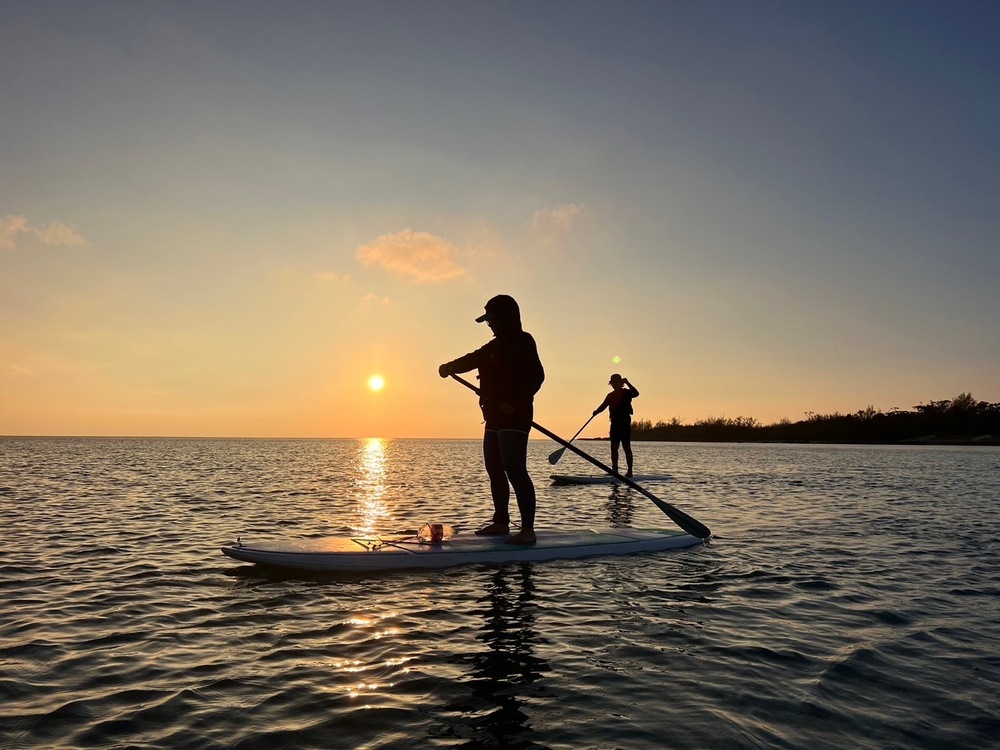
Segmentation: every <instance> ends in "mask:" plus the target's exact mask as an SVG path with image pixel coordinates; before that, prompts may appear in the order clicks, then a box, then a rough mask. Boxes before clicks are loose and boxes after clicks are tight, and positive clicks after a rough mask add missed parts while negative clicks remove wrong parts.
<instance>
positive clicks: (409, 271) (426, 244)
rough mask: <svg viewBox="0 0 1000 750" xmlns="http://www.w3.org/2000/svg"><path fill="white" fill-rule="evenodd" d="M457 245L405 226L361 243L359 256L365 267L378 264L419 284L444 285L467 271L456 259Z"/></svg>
mask: <svg viewBox="0 0 1000 750" xmlns="http://www.w3.org/2000/svg"><path fill="white" fill-rule="evenodd" d="M456 254H457V252H456V249H455V246H454V245H452V244H451V243H450V242H448V241H447V240H445V239H443V238H441V237H436V236H435V235H433V234H430V233H428V232H414V231H413V230H412V229H404V230H402V231H400V232H395V233H393V234H383V235H382V236H381V237H379V238H378V239H376V240H375V241H374V242H373V243H371V244H370V245H362V246H361V247H359V248H358V250H357V257H358V260H360V261H361V262H362V263H363V264H365V265H366V266H371V265H379V266H381V267H382V268H384V269H385V270H386V271H388V272H389V273H390V274H393V275H394V276H401V277H403V278H406V279H409V280H410V281H413V282H416V283H420V284H441V283H443V282H445V281H451V280H452V279H457V278H458V277H460V276H463V275H464V274H465V269H464V268H462V267H461V266H460V265H458V263H457V262H456V261H455V255H456Z"/></svg>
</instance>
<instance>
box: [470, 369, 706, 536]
mask: <svg viewBox="0 0 1000 750" xmlns="http://www.w3.org/2000/svg"><path fill="white" fill-rule="evenodd" d="M451 377H453V378H454V379H455V380H457V381H458V382H459V383H461V384H462V385H464V386H465V387H466V388H468V389H469V390H471V391H474V392H475V393H477V394H479V396H480V398H485V397H484V396H483V394H482V391H480V390H479V389H478V388H477V387H476V386H474V385H473V384H472V383H470V382H469V381H468V380H465V379H464V378H460V377H459V376H458V375H454V374H452V376H451ZM531 426H532V427H534V428H535V429H536V430H538V431H539V432H540V433H542V434H543V435H545V436H546V437H549V438H551V439H553V440H555V441H556V442H557V443H559V444H560V445H561V446H563V447H564V448H569V449H570V450H571V451H573V452H574V453H575V454H576V455H578V456H580V458H583V459H586V460H587V461H590V463H592V464H593V465H594V466H596V467H597V468H599V469H602V470H603V471H605V472H607V473H608V474H610V475H611V476H613V477H614V478H615V479H617V480H618V481H619V482H621V483H622V484H625V485H628V486H629V487H631V488H632V489H634V490H636V491H637V492H639V493H640V494H642V495H645V496H646V497H647V498H649V499H650V500H652V501H653V504H654V505H655V506H656V507H657V508H659V509H660V510H661V511H663V513H664V514H665V515H666V516H667V517H668V518H669V519H670V520H671V521H673V522H674V523H675V524H677V525H678V526H680V527H681V528H682V529H683V530H684V531H686V532H687V533H688V534H690V535H691V536H696V537H698V538H699V539H708V537H710V536H711V535H712V532H711V530H710V529H709V528H708V527H707V526H706V525H705V524H703V523H702V522H701V521H698V520H697V519H694V518H692V517H691V516H689V515H688V514H687V513H685V512H684V511H682V510H678V509H677V508H675V507H674V506H673V505H671V504H670V503H668V502H665V501H663V500H660V498H658V497H657V496H656V495H654V494H653V493H652V492H649V491H648V490H647V489H646V488H645V487H643V486H642V485H639V484H637V483H635V482H633V481H632V480H631V479H629V478H628V477H624V476H622V475H621V474H619V473H618V472H617V471H615V470H614V469H612V468H611V467H610V466H606V465H604V464H602V463H601V462H600V461H598V460H597V459H596V458H594V457H593V456H591V455H590V454H589V453H585V452H584V451H582V450H580V449H579V448H577V447H576V446H575V445H570V444H569V443H568V442H567V441H566V440H563V439H562V438H561V437H559V436H558V435H556V434H555V433H553V432H549V431H548V430H546V429H545V428H544V427H542V426H541V425H540V424H536V423H535V422H532V423H531Z"/></svg>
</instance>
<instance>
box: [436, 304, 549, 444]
mask: <svg viewBox="0 0 1000 750" xmlns="http://www.w3.org/2000/svg"><path fill="white" fill-rule="evenodd" d="M494 330H495V331H496V338H494V339H493V340H492V341H489V342H488V343H487V344H485V345H484V346H482V347H480V348H479V349H476V351H474V352H470V353H469V354H466V355H464V356H462V357H459V358H458V359H456V360H453V361H452V362H449V363H448V364H447V365H446V367H447V368H448V369H449V370H451V371H452V372H454V373H462V372H469V371H470V370H475V369H478V370H479V388H480V390H481V392H482V395H481V396H480V399H479V406H480V407H481V408H482V410H483V417H484V418H485V419H486V429H488V430H501V429H518V430H525V431H527V430H529V429H530V428H531V422H532V419H533V418H534V403H533V402H534V398H535V394H536V393H538V389H539V388H541V387H542V382H543V381H544V380H545V370H544V369H542V362H541V360H540V359H539V358H538V347H537V346H536V345H535V339H534V338H533V337H532V335H531V334H530V333H527V332H526V331H523V330H521V324H520V320H518V321H517V322H516V325H513V324H511V325H510V326H509V328H504V329H502V330H497V329H496V328H495V329H494ZM505 404H507V405H509V406H510V408H511V411H510V412H509V413H508V411H506V410H505V409H504V408H503V405H505Z"/></svg>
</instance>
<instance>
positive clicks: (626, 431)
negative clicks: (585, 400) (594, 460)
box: [594, 372, 639, 477]
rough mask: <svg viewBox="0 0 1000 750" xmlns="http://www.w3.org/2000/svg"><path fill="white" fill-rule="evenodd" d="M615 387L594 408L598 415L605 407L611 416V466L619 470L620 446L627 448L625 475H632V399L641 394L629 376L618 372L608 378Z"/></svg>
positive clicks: (609, 383) (595, 413)
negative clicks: (629, 379) (623, 375)
mask: <svg viewBox="0 0 1000 750" xmlns="http://www.w3.org/2000/svg"><path fill="white" fill-rule="evenodd" d="M608 385H610V386H611V388H612V389H613V390H612V391H611V393H609V394H608V395H607V396H605V397H604V401H603V402H601V405H600V406H598V407H597V408H596V409H594V416H595V417H596V416H597V415H598V414H600V413H601V412H602V411H604V410H605V409H607V410H608V416H609V417H610V418H611V433H610V437H611V468H612V469H614V470H615V471H616V472H617V471H618V446H619V445H620V446H621V447H622V448H623V449H624V450H625V464H626V466H628V471H626V472H625V476H627V477H630V476H632V399H634V398H635V397H636V396H638V395H639V391H638V390H636V388H635V386H633V385H632V384H631V383H630V382H628V378H623V377H622V376H621V375H619V374H618V373H617V372H616V373H615V374H614V375H612V376H611V379H610V380H608Z"/></svg>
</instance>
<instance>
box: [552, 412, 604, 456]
mask: <svg viewBox="0 0 1000 750" xmlns="http://www.w3.org/2000/svg"><path fill="white" fill-rule="evenodd" d="M595 416H597V415H596V414H591V415H590V419H593V418H594V417H595ZM590 419H588V420H587V421H586V422H584V423H583V427H581V428H580V429H579V430H577V431H576V435H574V436H573V437H571V438H570V439H569V442H570V443H572V442H573V441H574V440H576V438H577V436H578V435H579V434H580V433H581V432H583V431H584V429H586V427H587V425H588V424H590ZM567 445H568V443H567ZM565 452H566V448H565V447H562V448H560V449H559V450H557V451H553V453H552V455H551V456H549V463H550V464H553V465H555V464H557V463H559V459H560V458H562V457H563V453H565Z"/></svg>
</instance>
